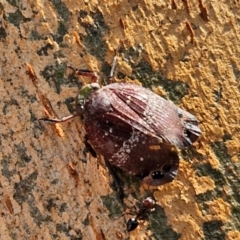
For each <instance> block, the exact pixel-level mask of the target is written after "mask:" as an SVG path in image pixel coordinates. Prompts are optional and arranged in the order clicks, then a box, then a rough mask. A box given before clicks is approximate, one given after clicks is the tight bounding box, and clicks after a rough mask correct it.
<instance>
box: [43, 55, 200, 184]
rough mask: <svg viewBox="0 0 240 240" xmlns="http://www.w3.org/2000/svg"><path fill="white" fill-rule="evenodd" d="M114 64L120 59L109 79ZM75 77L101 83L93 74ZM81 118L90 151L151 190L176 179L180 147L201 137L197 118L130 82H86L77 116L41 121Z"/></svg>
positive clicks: (82, 72)
mask: <svg viewBox="0 0 240 240" xmlns="http://www.w3.org/2000/svg"><path fill="white" fill-rule="evenodd" d="M115 64H116V59H115V62H114V64H113V67H112V70H111V74H110V77H111V76H112V74H113V69H114V66H115ZM75 73H76V74H79V75H84V76H90V77H91V78H92V79H93V80H96V79H97V75H96V74H95V73H94V72H91V71H88V70H77V71H75ZM76 116H80V117H81V119H82V120H83V123H84V126H85V130H86V138H85V139H87V144H89V146H88V148H89V149H91V152H94V151H95V152H96V153H97V154H100V155H102V156H103V157H104V158H105V160H107V161H108V162H109V163H110V164H112V165H114V166H116V167H119V168H121V169H122V170H124V171H126V172H128V173H129V174H131V175H135V176H139V177H141V178H142V179H143V182H144V183H146V184H148V185H152V186H158V185H161V184H165V183H168V182H170V181H172V180H173V179H174V178H175V176H176V175H177V171H178V165H179V157H178V154H177V151H176V148H175V146H176V147H179V148H184V147H188V146H190V145H192V143H193V142H195V141H196V140H197V138H198V137H199V135H200V133H201V131H200V128H199V126H198V121H197V119H196V117H195V116H193V115H192V114H190V113H188V112H187V111H184V110H183V109H181V108H179V107H177V106H176V105H174V104H173V103H172V102H170V101H167V100H165V99H164V98H162V97H160V96H159V95H157V94H155V93H153V92H152V91H150V90H148V89H146V88H144V87H141V86H138V85H134V84H130V83H112V84H109V85H106V86H104V87H102V88H100V85H99V84H98V83H96V82H93V83H91V84H87V85H85V86H84V87H83V88H82V89H80V91H79V93H78V95H77V98H76V114H74V115H70V116H68V117H64V118H62V119H49V118H42V119H41V120H45V121H48V122H52V123H59V122H65V121H67V120H69V119H71V118H73V117H76Z"/></svg>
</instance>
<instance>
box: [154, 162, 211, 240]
mask: <svg viewBox="0 0 240 240" xmlns="http://www.w3.org/2000/svg"><path fill="white" fill-rule="evenodd" d="M193 179H194V180H193ZM197 179H198V177H196V176H195V174H194V171H193V169H192V168H191V166H190V164H189V163H187V162H180V171H179V174H178V176H177V179H175V180H174V181H173V182H172V183H170V184H166V185H164V186H161V187H159V191H156V192H154V197H155V199H156V200H157V203H158V204H160V205H161V206H162V207H163V208H164V210H165V213H166V215H167V219H168V223H169V224H171V226H172V228H173V229H174V230H175V231H176V232H178V233H182V235H183V236H184V239H194V238H196V239H198V238H199V237H202V236H203V233H202V231H201V225H202V223H203V222H204V217H203V215H202V213H201V210H200V209H199V206H198V204H197V201H196V191H198V192H201V191H202V192H204V191H205V190H207V187H206V186H205V187H204V188H203V189H200V187H198V188H199V189H197V190H196V189H195V187H196V186H195V183H196V181H197ZM192 182H193V183H194V184H192ZM203 182H204V184H206V182H207V179H204V178H203ZM210 182H211V181H210ZM186 206H187V207H186ZM189 229H191V230H189Z"/></svg>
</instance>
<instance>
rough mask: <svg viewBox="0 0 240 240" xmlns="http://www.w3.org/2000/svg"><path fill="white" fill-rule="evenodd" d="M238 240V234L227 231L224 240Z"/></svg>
mask: <svg viewBox="0 0 240 240" xmlns="http://www.w3.org/2000/svg"><path fill="white" fill-rule="evenodd" d="M239 239H240V232H239V231H237V230H235V231H229V232H228V233H227V236H226V240H239Z"/></svg>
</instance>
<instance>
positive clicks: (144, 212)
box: [127, 197, 156, 232]
mask: <svg viewBox="0 0 240 240" xmlns="http://www.w3.org/2000/svg"><path fill="white" fill-rule="evenodd" d="M155 204H156V202H155V200H154V199H153V198H151V197H148V198H145V199H144V200H143V201H142V205H141V207H140V209H139V211H138V212H137V215H136V217H134V218H130V219H128V221H127V231H128V232H131V231H133V230H134V229H136V228H137V226H138V225H139V220H146V219H147V218H148V216H149V213H150V212H152V211H154V210H155V209H154V206H155Z"/></svg>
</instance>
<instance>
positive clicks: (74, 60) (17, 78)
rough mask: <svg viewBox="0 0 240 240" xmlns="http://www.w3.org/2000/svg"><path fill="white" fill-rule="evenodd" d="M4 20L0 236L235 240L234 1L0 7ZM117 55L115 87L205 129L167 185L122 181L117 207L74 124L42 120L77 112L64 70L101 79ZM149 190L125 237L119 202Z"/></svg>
mask: <svg viewBox="0 0 240 240" xmlns="http://www.w3.org/2000/svg"><path fill="white" fill-rule="evenodd" d="M0 15H1V19H0V49H1V50H0V51H1V54H0V64H1V69H0V92H1V100H0V107H1V118H0V121H1V125H0V144H1V153H0V161H1V162H0V163H1V164H0V169H1V174H0V184H1V192H0V193H1V195H0V198H1V202H0V209H1V214H0V222H1V224H0V239H4V240H8V239H18V240H19V239H84V240H85V239H86V240H91V239H98V240H101V239H132V240H133V239H138V240H139V239H171V240H174V239H181V240H184V239H188V240H190V239H195V240H196V239H206V240H210V239H240V232H239V229H240V180H239V165H240V162H239V161H240V155H239V152H240V143H239V139H240V128H239V124H240V116H239V112H240V111H239V109H240V107H239V106H240V97H239V96H240V94H239V92H240V84H239V79H240V58H239V56H240V41H239V39H240V25H239V21H240V3H239V1H237V0H229V1H223V0H221V1H215V0H210V1H204V2H202V1H200V0H199V1H197V0H193V1H175V0H172V1H163V0H158V1H154V0H152V1H151V0H150V1H149V0H146V1H134V0H133V1H128V0H119V1H112V0H101V1H97V0H93V1H87V0H86V1H76V0H50V1H49V0H38V1H33V0H20V1H11V0H1V1H0ZM118 48H120V50H121V51H120V53H119V62H118V67H117V72H118V73H120V74H118V75H117V78H118V79H119V81H132V80H133V81H136V80H138V81H139V82H141V83H142V84H143V85H144V86H145V87H151V88H152V89H153V90H154V91H155V92H157V93H159V94H160V95H162V96H164V95H165V97H167V98H169V99H171V100H173V101H174V102H175V103H176V104H178V105H179V106H181V107H182V108H184V109H186V110H188V111H189V112H191V113H193V114H194V115H195V116H196V117H197V118H198V119H199V120H200V122H201V125H200V126H201V129H202V136H201V138H200V139H199V141H198V142H197V143H196V144H194V146H193V147H192V148H191V149H186V150H184V151H181V152H180V153H179V154H180V158H181V160H180V169H179V174H178V176H177V178H176V179H175V180H174V181H173V182H172V183H170V184H166V185H164V186H162V187H159V188H157V189H147V188H146V187H145V186H141V185H139V184H138V183H137V182H136V179H134V178H131V179H129V178H128V176H127V174H126V175H125V174H124V176H123V180H124V182H125V185H124V190H125V199H124V200H125V201H124V202H125V204H124V205H123V204H121V202H120V200H119V198H118V194H117V192H116V190H115V188H113V185H112V178H111V176H110V175H109V172H108V169H107V168H106V167H105V165H104V164H102V163H101V162H100V163H99V161H97V160H96V159H94V158H91V157H90V156H89V154H88V153H86V150H85V147H84V144H83V137H84V128H83V125H82V124H81V121H80V120H79V119H77V118H76V119H74V120H72V121H70V122H67V123H64V124H58V125H54V126H53V125H48V124H46V123H43V122H39V121H38V119H39V118H41V117H45V116H46V115H47V116H54V117H56V116H58V117H63V116H66V115H69V114H70V113H71V112H73V111H74V110H73V108H72V106H73V105H74V104H73V103H74V102H73V100H74V97H75V96H76V94H77V91H78V87H79V85H80V81H78V80H77V79H76V78H74V80H73V76H72V75H71V71H69V69H68V68H67V66H68V65H70V66H72V67H74V68H87V69H91V70H94V71H96V72H98V73H99V75H100V76H101V79H107V76H108V74H109V70H110V66H111V63H112V59H113V56H114V54H115V52H114V50H115V49H118ZM84 80H86V81H87V79H84ZM150 195H153V196H154V197H155V198H156V200H157V204H158V205H157V207H156V210H155V212H153V213H152V214H151V215H150V218H149V221H145V222H143V223H142V224H141V225H140V226H139V227H138V228H137V229H136V230H135V231H133V232H131V233H130V234H129V233H127V231H126V220H127V219H128V218H129V217H130V215H122V214H123V212H124V211H125V208H126V206H128V207H131V206H132V204H133V203H134V202H137V201H140V200H141V199H143V198H144V197H146V196H150ZM127 211H128V212H129V211H133V209H127Z"/></svg>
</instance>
